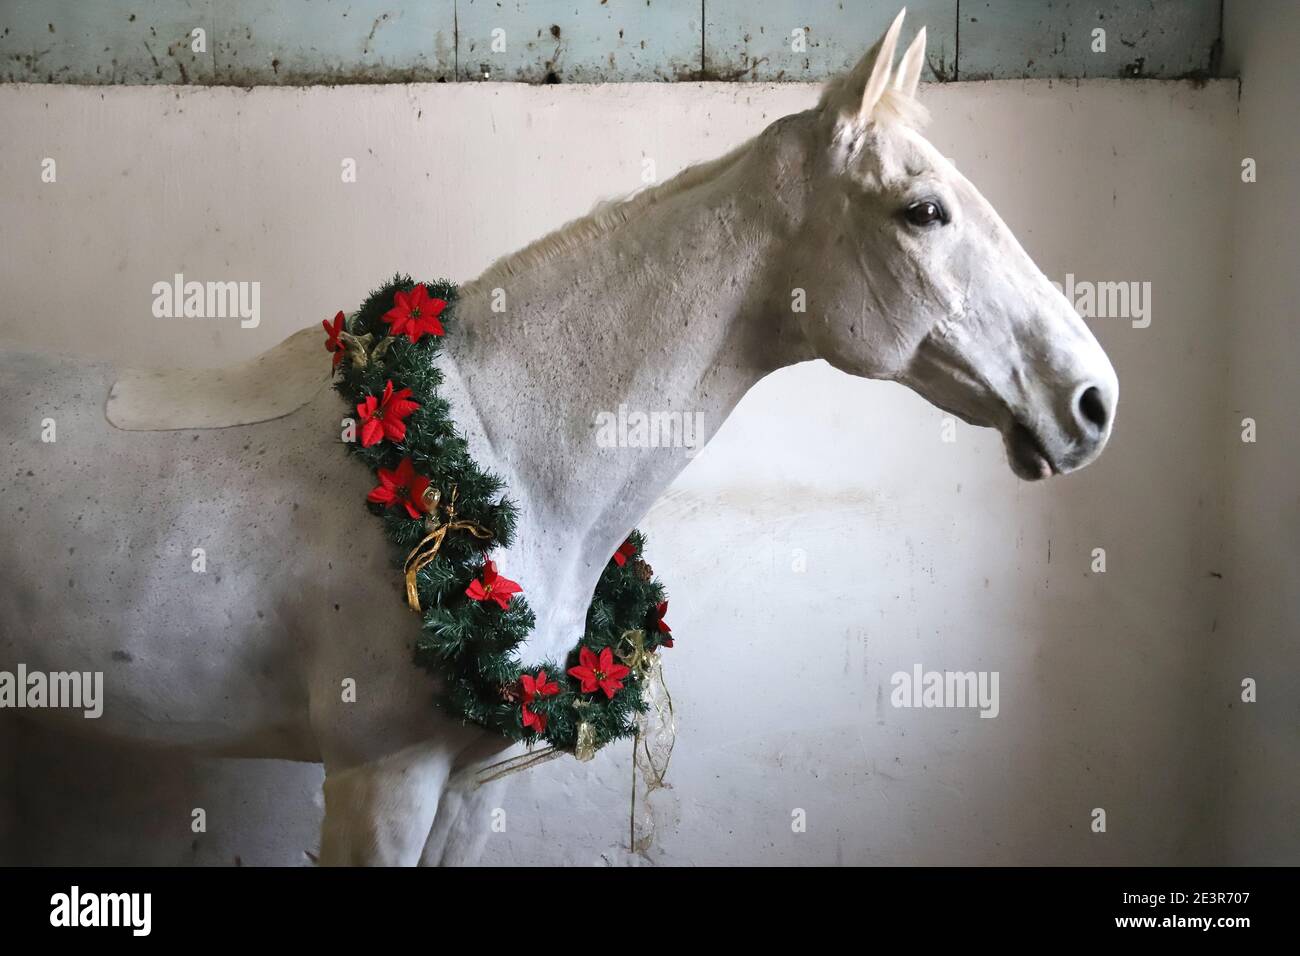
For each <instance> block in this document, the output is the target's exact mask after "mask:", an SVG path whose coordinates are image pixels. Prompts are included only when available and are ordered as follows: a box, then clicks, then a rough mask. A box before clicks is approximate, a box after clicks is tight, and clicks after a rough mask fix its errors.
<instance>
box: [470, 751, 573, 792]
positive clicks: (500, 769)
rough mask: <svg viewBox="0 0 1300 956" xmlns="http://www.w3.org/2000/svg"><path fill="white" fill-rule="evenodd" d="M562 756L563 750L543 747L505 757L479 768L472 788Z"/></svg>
mask: <svg viewBox="0 0 1300 956" xmlns="http://www.w3.org/2000/svg"><path fill="white" fill-rule="evenodd" d="M563 755H564V751H563V750H557V749H556V748H554V747H543V748H542V749H541V750H534V751H531V752H529V753H526V754H516V755H515V756H513V757H507V758H506V759H505V760H498V761H497V762H496V763H490V764H488V765H487V766H486V767H481V768H479V770H478V772H477V773H476V774H475V777H474V786H475V787H481V786H483V785H484V784H487V783H491V782H492V781H493V780H500V779H501V778H502V777H508V776H510V774H512V773H518V772H519V771H520V770H527V769H528V768H529V767H534V766H536V765H537V764H539V763H546V761H548V760H554V759H555V758H556V757H560V756H563Z"/></svg>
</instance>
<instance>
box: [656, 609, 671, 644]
mask: <svg viewBox="0 0 1300 956" xmlns="http://www.w3.org/2000/svg"><path fill="white" fill-rule="evenodd" d="M667 613H668V602H667V601H660V602H659V604H658V605H657V606H656V607H655V623H656V625H657V626H658V628H659V633H660V634H672V632H673V629H672V628H671V627H669V626H668V622H667V621H665V620H664V615H665V614H667ZM659 644H660V646H662V647H672V646H673V639H672V638H671V637H665V638H663V639H662V640H661V641H660V642H659Z"/></svg>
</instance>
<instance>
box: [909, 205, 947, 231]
mask: <svg viewBox="0 0 1300 956" xmlns="http://www.w3.org/2000/svg"><path fill="white" fill-rule="evenodd" d="M907 221H908V222H910V223H911V224H912V225H914V226H928V225H930V224H932V223H936V222H940V223H946V222H947V221H948V214H947V213H946V212H944V210H943V207H942V206H940V205H939V204H938V203H937V202H935V201H934V200H933V199H922V200H921V201H920V202H914V203H912V205H910V206H908V207H907Z"/></svg>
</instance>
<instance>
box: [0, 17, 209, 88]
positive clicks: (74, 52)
mask: <svg viewBox="0 0 1300 956" xmlns="http://www.w3.org/2000/svg"><path fill="white" fill-rule="evenodd" d="M211 25H212V2H211V0H169V2H166V3H140V2H138V0H136V2H129V0H100V2H97V3H87V2H84V0H6V2H4V3H2V4H0V79H3V80H5V81H6V82H27V83H211V82H213V79H214V77H215V69H214V61H213V58H212V47H213V44H212V35H211V33H212V30H211ZM195 28H201V29H204V30H206V31H207V35H206V36H205V38H204V39H205V46H206V50H205V52H201V53H200V52H195V51H194V50H192V49H191V45H192V43H193V39H194V38H193V36H192V34H191V31H193V30H194V29H195Z"/></svg>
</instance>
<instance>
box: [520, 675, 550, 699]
mask: <svg viewBox="0 0 1300 956" xmlns="http://www.w3.org/2000/svg"><path fill="white" fill-rule="evenodd" d="M519 686H520V688H522V689H523V692H524V703H525V704H531V703H532V702H533V698H534V697H554V696H555V695H556V694H558V693H559V692H560V685H559V684H557V683H555V681H553V680H548V679H547V677H546V671H544V670H542V671H538V672H537V676H536V677H534V676H533V675H532V674H521V675H520V677H519Z"/></svg>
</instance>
